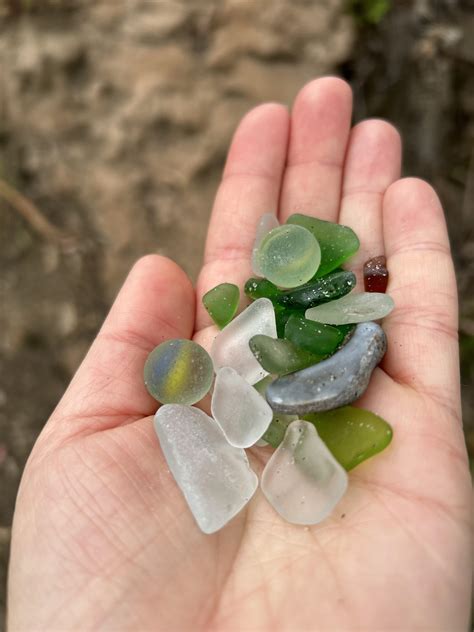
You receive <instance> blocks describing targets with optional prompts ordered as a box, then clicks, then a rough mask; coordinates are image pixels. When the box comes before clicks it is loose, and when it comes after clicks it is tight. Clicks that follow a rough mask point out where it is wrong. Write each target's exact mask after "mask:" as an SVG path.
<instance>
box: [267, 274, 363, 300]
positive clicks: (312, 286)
mask: <svg viewBox="0 0 474 632" xmlns="http://www.w3.org/2000/svg"><path fill="white" fill-rule="evenodd" d="M355 284H356V276H355V274H354V273H353V272H346V271H339V272H333V273H332V274H328V275H327V276H325V277H323V278H320V279H317V280H315V281H310V282H309V283H306V284H304V285H302V286H301V287H297V288H295V289H293V290H287V291H285V292H281V293H280V294H278V295H277V296H276V297H275V300H276V301H277V302H278V303H280V304H281V305H285V306H286V307H293V308H306V309H308V308H309V307H313V306H315V305H322V304H323V303H328V302H329V301H333V300H335V299H337V298H341V297H342V296H345V295H346V294H349V292H350V291H351V290H353V289H354V287H355Z"/></svg>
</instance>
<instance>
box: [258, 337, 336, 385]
mask: <svg viewBox="0 0 474 632" xmlns="http://www.w3.org/2000/svg"><path fill="white" fill-rule="evenodd" d="M249 345H250V349H251V350H252V353H253V354H254V356H255V357H256V358H257V360H258V361H259V362H260V364H261V365H262V367H263V368H264V369H265V371H268V372H269V373H273V374H274V375H286V374H287V373H293V372H294V371H299V370H300V369H305V368H306V367H308V366H311V365H313V364H316V363H317V362H320V361H321V360H322V359H323V357H324V356H318V355H315V354H314V353H309V352H308V351H305V350H304V349H299V348H298V347H296V346H295V345H294V344H293V343H292V342H290V341H289V340H283V339H281V338H270V336H263V335H257V336H253V337H252V338H250V342H249Z"/></svg>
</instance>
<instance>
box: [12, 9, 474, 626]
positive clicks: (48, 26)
mask: <svg viewBox="0 0 474 632" xmlns="http://www.w3.org/2000/svg"><path fill="white" fill-rule="evenodd" d="M2 3H3V4H2ZM396 5H397V6H396V9H394V10H393V11H392V13H391V14H389V15H388V16H387V17H386V18H385V19H384V20H383V21H382V23H381V24H380V25H379V26H377V27H368V26H363V27H362V28H361V30H359V31H358V30H357V25H356V23H355V21H354V20H353V19H352V18H351V17H350V16H349V15H347V14H345V13H344V10H343V9H344V1H343V0H325V1H323V0H321V1H320V2H317V3H316V2H312V1H311V0H259V1H258V2H256V1H255V0H201V1H200V2H197V1H196V2H185V1H183V2H176V1H171V0H169V1H168V0H162V1H160V2H149V1H148V0H134V2H133V3H128V2H127V3H122V2H89V1H88V0H83V1H80V0H69V1H68V0H29V1H28V0H8V1H7V0H0V67H1V68H2V73H1V74H0V178H1V179H3V180H4V181H6V182H8V183H9V184H10V185H11V186H13V187H14V188H15V189H17V190H18V191H20V192H21V193H22V194H23V195H24V196H26V198H27V199H29V200H31V201H32V202H33V203H34V205H35V206H36V207H37V208H38V209H40V210H41V213H42V214H43V215H44V217H45V218H46V219H48V220H49V221H50V222H51V223H52V224H54V225H55V226H56V227H58V228H59V229H60V230H61V231H62V232H63V233H64V234H67V235H72V236H73V238H72V239H69V240H63V239H62V237H61V236H59V237H58V235H57V234H51V233H48V232H47V231H46V233H45V231H44V230H43V233H44V234H43V236H42V235H40V234H39V233H38V232H37V231H36V230H35V226H36V227H37V225H36V224H35V222H34V219H35V218H34V217H33V218H32V217H31V213H30V214H29V215H28V217H29V220H26V219H25V218H24V217H23V216H22V215H20V214H19V213H18V212H15V211H13V210H12V208H11V206H9V205H7V204H6V203H4V202H1V201H0V270H1V280H0V305H1V309H0V331H1V335H0V374H1V376H2V380H1V384H0V488H1V490H2V493H1V495H0V581H2V580H1V576H2V573H3V579H4V575H5V569H6V559H7V550H8V540H9V529H10V525H11V519H12V514H13V507H14V499H15V494H16V490H17V486H18V483H19V480H20V476H21V471H22V468H23V466H24V463H25V461H26V458H27V456H28V454H29V452H30V450H31V446H32V444H33V443H34V440H35V438H36V436H37V435H38V432H39V431H40V429H41V427H42V426H43V424H44V423H45V421H46V419H47V418H48V416H49V414H50V412H51V410H52V409H53V407H54V406H55V404H56V402H57V401H58V399H59V397H60V396H61V394H62V392H63V390H64V388H65V386H66V385H67V383H68V381H69V380H70V378H71V376H72V374H73V373H74V371H75V369H76V367H77V366H78V364H79V362H80V360H81V358H82V357H83V355H84V353H85V351H86V349H87V348H88V346H89V344H90V342H91V340H92V338H93V336H94V335H95V333H96V331H97V329H98V327H99V325H100V323H101V321H102V320H103V318H104V316H105V314H106V312H107V309H108V307H109V305H110V303H111V301H112V299H113V297H114V295H115V293H116V292H117V289H118V288H119V286H120V284H121V283H122V281H123V279H124V277H125V275H126V273H127V271H128V270H129V268H130V266H131V265H132V263H133V262H134V261H135V260H136V259H137V258H138V257H139V256H141V255H142V254H144V253H148V252H160V253H163V254H166V255H168V256H171V257H173V258H174V259H175V260H176V261H177V262H178V263H179V264H181V265H182V266H183V267H184V269H185V270H186V271H187V272H188V273H189V274H190V275H191V276H192V277H194V278H195V276H196V272H197V269H198V267H199V263H200V259H201V254H202V248H203V242H204V235H205V231H206V223H207V219H208V216H209V211H210V208H211V204H212V198H213V194H214V192H215V189H216V186H217V183H218V179H219V175H220V171H221V169H222V165H223V161H224V158H225V152H226V147H227V144H228V141H229V139H230V136H231V133H232V130H233V129H234V128H235V125H236V124H237V122H238V120H239V118H240V117H241V115H242V114H243V113H244V112H245V111H246V110H248V109H249V108H250V107H252V106H253V105H255V104H257V103H259V102H261V101H263V100H278V101H281V102H285V103H288V104H290V103H291V101H292V99H293V97H294V96H295V94H296V92H297V90H298V89H299V88H300V87H301V85H302V84H303V83H305V82H306V81H307V80H309V79H311V78H312V77H314V76H317V75H321V74H327V73H330V72H339V73H340V74H343V75H345V76H346V77H348V78H349V79H350V81H351V82H352V84H353V86H354V90H355V94H356V119H359V118H361V117H365V116H372V115H377V116H384V117H386V118H389V119H390V120H392V121H393V122H395V123H396V124H397V125H398V126H399V127H400V129H401V130H402V132H403V134H404V139H405V155H406V160H407V162H406V169H407V173H410V174H415V175H421V176H423V177H427V178H429V179H430V180H432V181H434V183H435V185H436V186H437V187H438V188H439V190H440V192H441V195H442V197H443V200H444V202H445V205H446V209H447V215H448V220H449V225H450V231H451V238H452V242H453V247H454V253H455V257H456V262H457V265H458V272H459V283H460V288H461V291H462V294H463V300H462V303H461V305H462V327H463V332H464V335H465V337H467V336H474V303H473V302H472V299H471V298H470V297H472V296H473V292H472V290H473V285H474V220H473V214H472V207H473V200H474V154H473V149H472V148H473V147H474V98H473V95H474V73H473V67H474V48H473V43H474V14H473V12H472V10H471V9H472V6H469V5H470V3H469V2H467V3H466V2H465V3H462V2H456V1H453V0H446V1H445V2H439V1H438V2H435V1H433V2H429V0H424V1H418V2H399V3H396ZM435 7H436V8H435ZM358 33H359V36H358ZM39 228H40V229H41V226H40V227H39ZM43 228H44V227H43ZM469 344H470V343H469ZM472 355H473V354H470V352H469V353H468V354H467V356H466V354H465V363H464V367H465V375H464V378H463V379H464V382H465V409H466V420H467V425H468V441H469V442H470V443H471V444H472V447H473V451H474V435H473V433H472V424H474V421H473V415H472V410H474V399H473V397H474V396H473V394H472V388H469V385H470V384H471V385H472V383H473V381H474V369H473V366H474V362H473V360H472ZM0 592H1V591H0ZM1 604H2V598H0V620H1V618H2V615H1V610H2V607H3V606H2V605H1Z"/></svg>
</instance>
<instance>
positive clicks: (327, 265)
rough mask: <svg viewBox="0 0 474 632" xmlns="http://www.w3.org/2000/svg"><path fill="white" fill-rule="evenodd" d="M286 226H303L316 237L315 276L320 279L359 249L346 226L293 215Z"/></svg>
mask: <svg viewBox="0 0 474 632" xmlns="http://www.w3.org/2000/svg"><path fill="white" fill-rule="evenodd" d="M287 224H296V225H297V226H303V228H306V229H307V230H309V231H310V232H311V233H312V234H313V235H314V237H316V239H317V241H318V242H319V245H320V247H321V263H320V264H319V268H318V270H317V272H316V276H318V277H322V276H324V275H325V274H328V273H329V272H332V271H333V270H334V269H335V268H337V267H338V266H340V265H341V263H343V262H344V261H346V260H347V259H349V257H352V255H354V254H355V253H356V252H357V250H358V249H359V245H360V244H359V239H358V237H357V235H356V234H355V232H354V231H353V230H352V229H351V228H349V227H348V226H341V225H340V224H334V223H332V222H325V221H324V220H322V219H317V218H316V217H309V216H308V215H302V214H300V213H295V214H294V215H291V216H290V217H289V218H288V220H287Z"/></svg>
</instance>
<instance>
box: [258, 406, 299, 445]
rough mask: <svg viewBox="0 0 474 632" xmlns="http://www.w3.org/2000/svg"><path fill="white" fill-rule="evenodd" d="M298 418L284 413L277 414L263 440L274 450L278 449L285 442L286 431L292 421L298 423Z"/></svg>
mask: <svg viewBox="0 0 474 632" xmlns="http://www.w3.org/2000/svg"><path fill="white" fill-rule="evenodd" d="M297 419H298V417H297V416H296V415H285V414H283V413H275V414H274V415H273V419H272V422H271V424H270V425H269V426H268V428H267V431H266V432H265V434H264V435H263V437H262V439H263V440H264V441H266V442H267V443H269V444H270V445H271V446H272V447H273V448H278V446H279V445H280V443H281V442H282V441H283V437H284V436H285V432H286V429H287V428H288V426H289V425H290V424H291V422H292V421H296V420H297Z"/></svg>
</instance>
